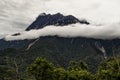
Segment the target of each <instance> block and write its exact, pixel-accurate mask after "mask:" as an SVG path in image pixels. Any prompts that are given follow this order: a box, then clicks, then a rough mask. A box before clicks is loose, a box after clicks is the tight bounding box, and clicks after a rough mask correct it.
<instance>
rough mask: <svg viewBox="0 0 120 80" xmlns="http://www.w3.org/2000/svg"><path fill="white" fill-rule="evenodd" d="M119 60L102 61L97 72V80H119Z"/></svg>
mask: <svg viewBox="0 0 120 80" xmlns="http://www.w3.org/2000/svg"><path fill="white" fill-rule="evenodd" d="M119 78H120V58H110V59H108V60H105V61H103V62H102V63H101V64H100V66H99V69H98V72H97V80H119Z"/></svg>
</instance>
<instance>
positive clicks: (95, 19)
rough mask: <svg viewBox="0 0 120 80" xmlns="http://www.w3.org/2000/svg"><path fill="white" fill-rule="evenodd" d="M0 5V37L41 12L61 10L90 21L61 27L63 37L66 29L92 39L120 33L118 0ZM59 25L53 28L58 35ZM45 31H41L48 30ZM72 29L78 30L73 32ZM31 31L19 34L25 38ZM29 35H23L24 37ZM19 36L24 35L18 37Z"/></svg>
mask: <svg viewBox="0 0 120 80" xmlns="http://www.w3.org/2000/svg"><path fill="white" fill-rule="evenodd" d="M0 8H1V9H0V36H1V35H2V36H3V35H6V34H12V33H15V32H20V31H23V30H24V29H25V28H26V27H28V25H29V24H30V23H31V22H32V21H33V20H35V18H36V17H37V16H38V15H39V14H40V13H43V12H46V13H51V14H55V13H58V12H60V13H62V14H64V15H69V14H71V15H73V16H75V17H77V18H79V19H86V20H87V21H89V22H90V23H91V24H92V25H80V24H75V25H74V26H76V27H74V28H73V27H70V26H69V27H70V28H71V29H70V30H69V29H67V28H68V26H67V27H66V26H64V27H61V28H60V29H61V30H63V31H64V30H68V31H66V32H65V33H66V36H70V35H67V33H68V32H70V33H71V36H73V34H74V36H73V37H75V34H76V36H83V37H92V38H116V37H119V36H120V34H119V32H120V28H119V27H120V0H2V1H1V2H0ZM96 25H102V26H96ZM77 27H78V28H77ZM50 28H51V27H50ZM58 28H59V27H54V29H53V28H52V32H53V33H54V34H55V33H56V34H57V35H59V36H61V34H62V33H60V34H58V33H59V32H60V31H61V30H57V29H58ZM46 29H47V30H48V29H49V27H47V28H44V29H42V30H37V31H35V32H38V33H39V34H40V35H38V36H42V35H41V34H43V31H44V30H46ZM72 29H73V31H72ZM78 29H79V31H78ZM81 29H82V30H81ZM47 30H46V31H44V32H47ZM50 30H51V29H50ZM50 30H49V32H48V33H50V34H48V33H45V34H46V35H47V34H48V35H51V36H52V35H53V34H52V32H51V31H50ZM53 30H54V31H53ZM75 30H77V31H76V32H75ZM57 31H58V32H57ZM32 32H34V30H33V31H30V32H23V33H22V34H23V35H21V36H23V37H24V36H25V35H27V34H28V35H29V36H30V35H32V34H30V33H32ZM72 32H73V33H72ZM38 33H37V34H38ZM77 33H79V34H77ZM66 36H65V37H66ZM9 37H12V36H9ZM17 37H20V36H16V38H17ZM12 38H15V37H12ZM29 38H31V36H30V37H29ZM29 38H28V36H26V39H29ZM7 39H8V36H7ZM21 39H23V38H22V37H21ZM24 39H25V37H24Z"/></svg>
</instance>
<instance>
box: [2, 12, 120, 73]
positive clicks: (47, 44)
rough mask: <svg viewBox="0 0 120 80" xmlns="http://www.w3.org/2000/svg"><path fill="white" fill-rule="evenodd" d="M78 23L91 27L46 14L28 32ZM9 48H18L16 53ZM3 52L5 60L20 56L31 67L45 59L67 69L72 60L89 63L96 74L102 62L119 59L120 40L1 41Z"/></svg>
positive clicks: (84, 22) (50, 39) (81, 21)
mask: <svg viewBox="0 0 120 80" xmlns="http://www.w3.org/2000/svg"><path fill="white" fill-rule="evenodd" d="M75 23H80V24H86V25H89V24H90V23H89V22H87V21H86V20H79V19H77V18H75V17H74V16H72V15H69V16H63V15H62V14H60V13H58V14H54V15H50V14H45V13H43V14H42V15H39V17H38V18H37V19H36V20H35V21H34V22H33V23H32V24H31V25H30V26H29V27H28V28H27V29H26V31H29V30H31V29H40V28H43V27H45V26H47V25H56V26H63V25H70V24H75ZM17 35H20V34H14V35H13V36H17ZM5 48H6V49H5ZM7 48H15V49H17V50H13V49H12V50H11V49H7ZM0 49H5V50H1V51H0V53H1V54H0V55H2V57H3V56H10V57H14V56H16V55H20V56H22V58H23V60H25V62H26V63H27V64H29V63H31V60H33V59H34V58H36V57H45V58H47V59H48V60H51V61H52V62H54V63H55V64H60V65H62V66H64V67H66V66H67V65H68V64H66V63H68V62H69V61H70V60H80V59H82V60H85V61H87V63H88V64H89V66H90V70H91V71H95V70H94V68H96V66H97V65H98V63H99V62H100V61H101V60H102V59H105V58H107V57H109V56H112V55H120V54H119V51H120V40H119V39H114V40H100V39H91V38H82V37H78V38H61V37H57V36H54V37H50V36H47V37H41V38H38V39H34V40H18V41H4V40H3V39H2V40H0ZM21 49H22V51H21ZM6 52H7V53H6ZM25 53H26V54H25ZM26 58H27V60H26Z"/></svg>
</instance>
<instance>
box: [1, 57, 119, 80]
mask: <svg viewBox="0 0 120 80" xmlns="http://www.w3.org/2000/svg"><path fill="white" fill-rule="evenodd" d="M14 63H15V62H14ZM13 66H14V68H13V67H0V80H119V79H120V57H118V58H109V59H107V60H104V61H102V62H101V64H100V65H99V67H98V70H97V72H96V74H93V73H90V72H89V70H88V66H87V64H86V63H85V62H84V61H71V62H70V65H69V66H68V68H67V69H65V68H63V67H60V66H59V65H56V66H55V65H54V64H53V63H51V62H49V61H48V60H46V59H45V58H36V59H35V60H34V62H33V63H32V64H31V65H29V66H28V67H27V68H26V69H25V71H24V72H23V73H22V74H21V73H20V72H19V70H18V69H19V66H20V64H19V66H18V64H17V63H15V64H14V65H13Z"/></svg>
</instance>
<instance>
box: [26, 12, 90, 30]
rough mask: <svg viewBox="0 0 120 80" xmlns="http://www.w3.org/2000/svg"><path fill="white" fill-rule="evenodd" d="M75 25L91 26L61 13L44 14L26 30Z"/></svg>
mask: <svg viewBox="0 0 120 80" xmlns="http://www.w3.org/2000/svg"><path fill="white" fill-rule="evenodd" d="M75 23H80V24H87V25H88V24H90V23H89V22H87V21H86V20H79V19H77V18H75V17H74V16H72V15H68V16H63V15H62V14H60V13H57V14H54V15H51V14H45V13H43V14H41V15H39V17H38V18H37V19H36V20H35V21H34V22H33V23H32V24H31V25H30V26H29V27H28V28H27V29H26V31H29V30H31V29H40V28H43V27H45V26H48V25H55V26H64V25H69V24H75Z"/></svg>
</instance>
